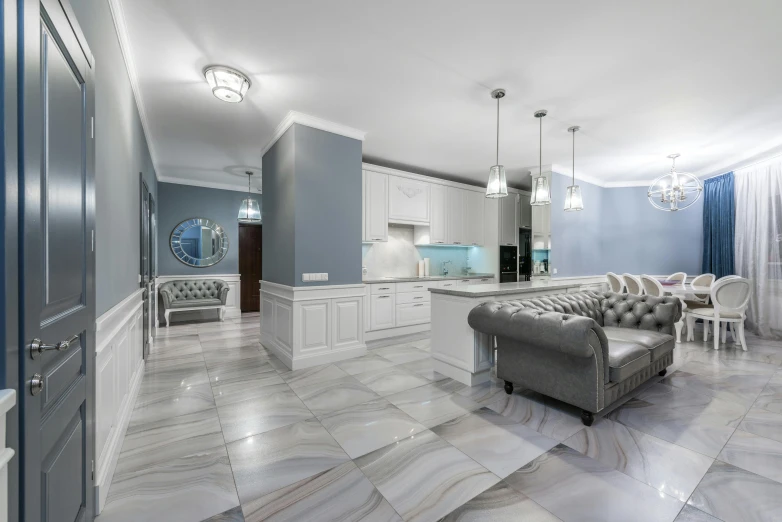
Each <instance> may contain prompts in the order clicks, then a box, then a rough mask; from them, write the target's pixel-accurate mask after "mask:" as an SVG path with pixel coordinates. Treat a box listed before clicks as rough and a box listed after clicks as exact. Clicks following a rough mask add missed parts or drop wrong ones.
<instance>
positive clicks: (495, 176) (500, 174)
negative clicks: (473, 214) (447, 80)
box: [486, 89, 508, 198]
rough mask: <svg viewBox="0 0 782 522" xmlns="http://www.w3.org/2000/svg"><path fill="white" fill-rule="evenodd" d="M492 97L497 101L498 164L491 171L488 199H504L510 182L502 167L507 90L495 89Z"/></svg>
mask: <svg viewBox="0 0 782 522" xmlns="http://www.w3.org/2000/svg"><path fill="white" fill-rule="evenodd" d="M491 97H492V98H494V99H495V100H497V163H496V164H495V165H494V166H493V167H492V168H490V169H489V182H488V183H487V184H486V197H487V198H504V197H506V196H507V195H508V181H507V179H506V178H505V167H504V166H502V165H500V98H504V97H505V89H494V90H493V91H491Z"/></svg>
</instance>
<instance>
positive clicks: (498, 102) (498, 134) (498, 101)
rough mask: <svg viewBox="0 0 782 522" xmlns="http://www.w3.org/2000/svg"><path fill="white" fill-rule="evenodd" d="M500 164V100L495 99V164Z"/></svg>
mask: <svg viewBox="0 0 782 522" xmlns="http://www.w3.org/2000/svg"><path fill="white" fill-rule="evenodd" d="M499 164H500V98H499V97H497V163H496V164H495V165H499Z"/></svg>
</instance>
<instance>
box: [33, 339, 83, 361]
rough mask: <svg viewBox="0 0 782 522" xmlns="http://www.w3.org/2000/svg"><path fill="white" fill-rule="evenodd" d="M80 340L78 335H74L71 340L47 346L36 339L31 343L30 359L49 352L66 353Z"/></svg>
mask: <svg viewBox="0 0 782 522" xmlns="http://www.w3.org/2000/svg"><path fill="white" fill-rule="evenodd" d="M78 340H79V336H78V335H72V336H71V337H70V338H68V339H66V340H64V341H60V342H59V343H57V344H45V343H44V342H43V341H41V340H40V339H38V338H36V339H33V342H31V343H30V357H32V358H33V359H35V358H36V357H38V356H39V355H41V354H43V352H49V351H53V350H56V351H58V352H64V351H65V350H67V349H68V348H70V347H71V345H72V344H73V343H75V342H76V341H78Z"/></svg>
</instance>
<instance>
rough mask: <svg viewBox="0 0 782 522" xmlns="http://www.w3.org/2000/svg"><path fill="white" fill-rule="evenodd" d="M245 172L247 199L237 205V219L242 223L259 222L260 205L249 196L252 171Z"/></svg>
mask: <svg viewBox="0 0 782 522" xmlns="http://www.w3.org/2000/svg"><path fill="white" fill-rule="evenodd" d="M245 174H247V199H245V200H243V201H242V205H241V206H240V207H239V221H241V222H242V223H260V222H261V207H260V205H258V201H256V200H255V199H253V198H252V197H251V196H252V194H251V192H250V191H251V189H250V180H251V179H252V175H253V173H252V172H250V171H249V170H248V171H247V172H245Z"/></svg>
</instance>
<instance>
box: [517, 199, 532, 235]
mask: <svg viewBox="0 0 782 522" xmlns="http://www.w3.org/2000/svg"><path fill="white" fill-rule="evenodd" d="M529 201H530V197H529V196H528V195H527V194H519V205H518V207H519V220H518V221H519V228H532V205H530V204H529Z"/></svg>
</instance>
